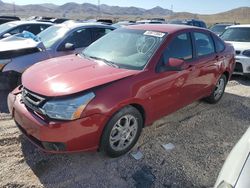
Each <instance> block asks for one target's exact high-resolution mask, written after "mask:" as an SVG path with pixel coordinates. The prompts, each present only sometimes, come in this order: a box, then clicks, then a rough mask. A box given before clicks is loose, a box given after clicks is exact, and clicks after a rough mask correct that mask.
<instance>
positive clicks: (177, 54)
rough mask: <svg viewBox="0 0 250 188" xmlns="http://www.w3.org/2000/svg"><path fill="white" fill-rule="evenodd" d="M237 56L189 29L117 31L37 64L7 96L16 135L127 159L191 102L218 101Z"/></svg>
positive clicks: (49, 147) (50, 147)
mask: <svg viewBox="0 0 250 188" xmlns="http://www.w3.org/2000/svg"><path fill="white" fill-rule="evenodd" d="M234 64H235V61H234V49H233V47H232V46H231V45H230V44H225V43H224V42H223V41H222V40H221V39H220V38H219V37H218V36H216V35H215V34H213V33H212V32H210V31H208V30H205V29H201V28H197V27H190V26H182V25H170V24H168V25H167V24H158V25H149V24H141V25H133V26H128V27H124V28H120V29H117V30H115V31H113V32H111V33H109V34H107V35H105V36H104V37H102V38H100V39H99V40H97V41H96V42H95V43H93V44H91V45H90V46H89V47H87V48H86V49H85V50H83V52H82V53H80V54H79V55H77V56H76V55H69V56H65V57H59V58H54V59H51V60H47V61H44V62H41V63H38V64H36V65H34V66H32V67H30V68H29V69H28V70H26V71H25V72H24V74H23V76H22V86H20V87H18V88H17V89H15V90H14V91H13V92H12V93H11V94H10V95H9V97H8V105H9V110H10V112H13V111H14V112H15V113H14V114H13V113H12V114H13V116H14V119H15V122H16V123H17V126H18V127H19V128H20V130H21V131H22V132H23V133H24V135H26V136H27V137H28V138H29V139H30V140H31V141H32V142H33V143H34V144H36V145H37V146H39V147H40V148H41V149H43V150H45V151H48V152H52V153H53V152H54V153H57V152H58V153H60V152H61V153H62V152H74V151H87V150H96V149H100V150H101V151H103V152H104V153H106V154H107V155H109V156H111V157H118V156H120V155H123V154H125V153H126V152H128V151H129V150H130V149H131V148H132V147H133V146H134V145H135V143H136V142H137V140H138V138H139V136H140V133H141V130H142V128H143V127H145V126H147V125H151V124H152V123H153V122H154V121H155V120H157V119H159V118H161V117H163V116H165V115H168V114H170V113H172V112H174V111H176V110H178V109H180V108H182V107H184V106H186V105H188V104H190V103H192V102H194V101H195V100H199V99H203V98H205V99H206V100H207V101H208V102H209V103H216V102H218V101H219V100H220V99H221V97H222V96H223V93H224V89H225V86H226V84H227V81H228V80H229V79H230V76H231V74H232V72H233V68H234Z"/></svg>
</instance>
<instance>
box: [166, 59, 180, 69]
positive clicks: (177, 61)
mask: <svg viewBox="0 0 250 188" xmlns="http://www.w3.org/2000/svg"><path fill="white" fill-rule="evenodd" d="M183 64H184V60H183V59H178V58H169V60H168V66H170V67H176V68H179V67H181V66H182V65H183Z"/></svg>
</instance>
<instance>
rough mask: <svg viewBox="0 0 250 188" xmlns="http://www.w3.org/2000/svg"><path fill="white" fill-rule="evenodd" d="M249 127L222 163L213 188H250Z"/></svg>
mask: <svg viewBox="0 0 250 188" xmlns="http://www.w3.org/2000/svg"><path fill="white" fill-rule="evenodd" d="M249 175H250V127H249V128H248V130H247V131H246V133H245V134H244V135H243V137H242V138H241V139H240V141H239V142H238V143H237V144H236V145H235V147H234V148H233V150H232V151H231V153H230V154H229V156H228V158H227V160H226V162H225V163H224V165H223V167H222V169H221V171H220V174H219V177H218V179H217V181H216V183H215V186H214V188H249V187H250V176H249Z"/></svg>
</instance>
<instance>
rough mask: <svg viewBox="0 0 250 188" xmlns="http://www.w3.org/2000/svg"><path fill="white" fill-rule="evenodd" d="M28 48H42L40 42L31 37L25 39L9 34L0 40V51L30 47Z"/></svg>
mask: <svg viewBox="0 0 250 188" xmlns="http://www.w3.org/2000/svg"><path fill="white" fill-rule="evenodd" d="M30 48H42V49H44V46H43V43H42V42H36V41H34V40H33V39H29V38H28V39H27V38H22V37H16V36H10V37H8V38H5V39H2V40H0V52H7V51H14V50H21V49H30Z"/></svg>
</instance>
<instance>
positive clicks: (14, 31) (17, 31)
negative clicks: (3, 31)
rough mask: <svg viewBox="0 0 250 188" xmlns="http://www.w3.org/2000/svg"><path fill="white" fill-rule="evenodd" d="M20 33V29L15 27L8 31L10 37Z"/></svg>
mask: <svg viewBox="0 0 250 188" xmlns="http://www.w3.org/2000/svg"><path fill="white" fill-rule="evenodd" d="M20 32H21V27H20V26H19V27H15V28H14V29H12V30H10V31H9V32H8V33H9V34H11V35H15V34H17V33H20Z"/></svg>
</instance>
